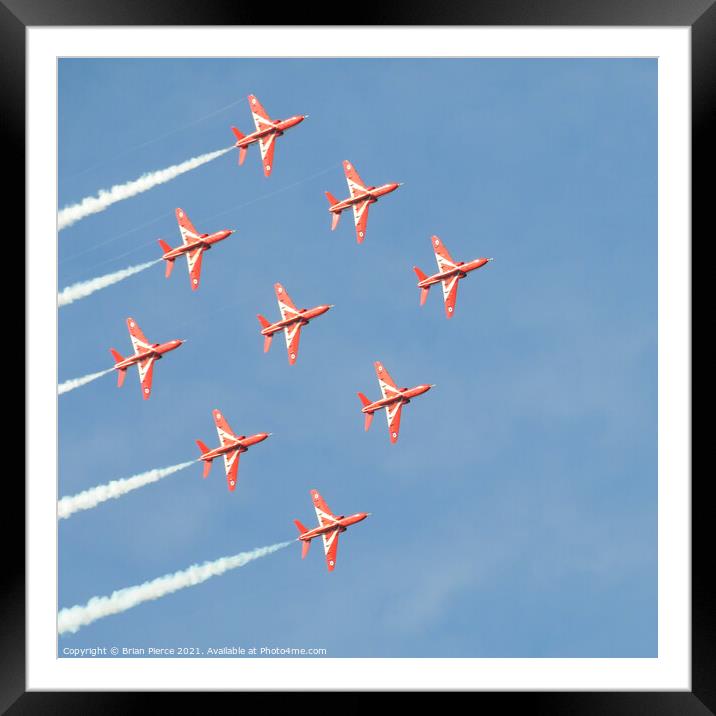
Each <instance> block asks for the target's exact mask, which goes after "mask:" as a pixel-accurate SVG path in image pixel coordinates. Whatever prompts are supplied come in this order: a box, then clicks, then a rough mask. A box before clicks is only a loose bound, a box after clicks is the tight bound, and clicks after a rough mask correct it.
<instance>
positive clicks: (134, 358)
mask: <svg viewBox="0 0 716 716" xmlns="http://www.w3.org/2000/svg"><path fill="white" fill-rule="evenodd" d="M182 343H184V341H180V340H179V339H175V340H173V341H167V342H166V343H154V344H153V345H152V347H151V348H149V349H146V350H142V351H138V352H137V353H135V354H134V355H131V356H127V358H124V359H123V360H121V361H117V362H116V363H115V364H114V368H115V370H124V369H125V368H129V366H131V365H134V364H135V363H139V362H140V361H142V360H144V359H145V358H152V357H153V358H155V359H156V360H159V359H160V358H161V357H162V355H164V353H169V351H173V350H174V349H175V348H179V346H180V345H181V344H182Z"/></svg>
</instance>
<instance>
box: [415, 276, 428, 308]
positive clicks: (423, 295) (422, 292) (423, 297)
mask: <svg viewBox="0 0 716 716" xmlns="http://www.w3.org/2000/svg"><path fill="white" fill-rule="evenodd" d="M413 271H415V275H416V276H417V277H418V281H425V279H426V278H427V276H426V275H425V274H424V273H423V272H422V271H421V270H420V269H419V268H418V267H417V266H413ZM428 291H430V286H427V287H425V288H422V287H421V289H420V305H421V306H424V305H425V301H427V299H428Z"/></svg>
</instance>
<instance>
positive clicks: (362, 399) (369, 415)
mask: <svg viewBox="0 0 716 716" xmlns="http://www.w3.org/2000/svg"><path fill="white" fill-rule="evenodd" d="M358 397H359V398H360V402H361V403H363V407H365V406H366V405H370V400H368V398H366V397H365V395H363V393H358ZM373 415H374V414H373V413H366V414H365V429H366V431H367V430H368V428H370V424H371V423H372V422H373Z"/></svg>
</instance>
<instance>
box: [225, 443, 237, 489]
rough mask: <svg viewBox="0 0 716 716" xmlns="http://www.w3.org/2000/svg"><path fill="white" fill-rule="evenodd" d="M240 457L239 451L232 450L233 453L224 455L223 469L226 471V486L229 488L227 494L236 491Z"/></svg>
mask: <svg viewBox="0 0 716 716" xmlns="http://www.w3.org/2000/svg"><path fill="white" fill-rule="evenodd" d="M240 455H241V451H240V450H234V452H231V453H226V454H225V455H224V468H225V469H226V485H227V486H228V488H229V492H233V491H234V490H235V489H236V483H237V482H238V481H239V478H238V473H239V457H240Z"/></svg>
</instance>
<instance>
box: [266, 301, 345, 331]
mask: <svg viewBox="0 0 716 716" xmlns="http://www.w3.org/2000/svg"><path fill="white" fill-rule="evenodd" d="M331 308H333V306H316V307H315V308H302V309H301V310H300V311H299V314H298V315H297V316H293V317H292V318H286V319H284V320H282V321H276V323H272V324H271V325H270V326H266V328H263V329H262V330H261V335H262V336H272V335H273V334H274V333H278V332H279V331H282V330H283V329H284V328H288V327H289V326H292V325H294V324H295V323H300V324H301V325H302V326H306V325H308V323H309V322H310V321H311V319H313V318H316V317H317V316H322V315H323V314H324V313H325V312H326V311H328V310H329V309H331Z"/></svg>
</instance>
